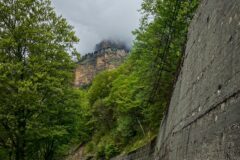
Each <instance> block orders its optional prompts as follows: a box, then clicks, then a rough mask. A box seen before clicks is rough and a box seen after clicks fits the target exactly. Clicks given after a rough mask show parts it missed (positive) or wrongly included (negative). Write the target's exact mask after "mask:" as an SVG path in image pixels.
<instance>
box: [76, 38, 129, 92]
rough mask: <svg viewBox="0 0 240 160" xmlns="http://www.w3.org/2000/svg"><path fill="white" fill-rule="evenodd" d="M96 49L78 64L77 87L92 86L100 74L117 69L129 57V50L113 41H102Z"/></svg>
mask: <svg viewBox="0 0 240 160" xmlns="http://www.w3.org/2000/svg"><path fill="white" fill-rule="evenodd" d="M96 49H97V50H96V51H95V52H94V53H89V54H87V55H85V56H84V57H83V58H82V60H81V61H80V62H79V63H78V66H77V68H76V70H75V80H74V86H75V87H84V86H87V85H89V84H91V82H92V80H93V78H94V77H95V76H96V75H97V74H98V73H100V72H101V71H104V70H111V69H115V68H117V67H118V66H119V65H120V64H122V63H123V61H124V59H125V58H126V57H127V55H128V49H127V48H126V47H124V45H122V44H118V43H115V42H112V41H102V42H101V43H99V44H97V45H96Z"/></svg>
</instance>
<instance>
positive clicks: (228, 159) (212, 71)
mask: <svg viewBox="0 0 240 160" xmlns="http://www.w3.org/2000/svg"><path fill="white" fill-rule="evenodd" d="M133 154H135V155H133ZM138 155H142V156H138ZM143 155H149V156H148V157H146V156H143ZM151 159H154V160H240V1H239V0H202V2H201V4H200V6H199V8H198V10H197V13H196V15H195V17H194V19H193V21H192V23H191V26H190V28H189V34H188V42H187V48H186V53H185V58H184V63H183V67H182V69H181V72H180V75H179V77H178V81H177V83H176V84H175V89H174V92H173V95H172V98H171V103H170V106H169V109H168V112H167V114H166V116H165V118H164V119H163V121H162V124H161V127H160V129H159V135H158V138H157V142H156V146H155V151H154V153H153V152H152V151H151V153H150V151H149V150H145V151H144V150H142V149H140V150H139V151H136V152H134V153H132V154H130V155H129V156H123V157H116V158H114V159H113V160H151Z"/></svg>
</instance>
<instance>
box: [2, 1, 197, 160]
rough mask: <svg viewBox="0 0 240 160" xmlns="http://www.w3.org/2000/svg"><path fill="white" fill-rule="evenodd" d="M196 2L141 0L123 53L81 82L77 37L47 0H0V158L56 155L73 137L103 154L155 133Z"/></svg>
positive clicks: (72, 144) (42, 159)
mask: <svg viewBox="0 0 240 160" xmlns="http://www.w3.org/2000/svg"><path fill="white" fill-rule="evenodd" d="M198 3H199V1H198V0H181V1H179V0H143V2H142V5H141V10H140V13H141V15H142V18H141V19H140V27H139V28H138V29H136V30H134V31H133V34H134V35H135V37H136V38H135V40H134V45H133V47H132V48H131V51H130V54H129V56H128V58H127V60H126V61H125V62H124V63H123V64H122V65H121V66H120V67H119V68H117V69H115V70H111V71H104V72H102V73H100V74H99V75H97V76H96V78H95V79H94V80H93V82H92V84H91V85H90V86H89V87H88V88H84V89H83V88H74V87H73V76H74V74H73V71H74V68H75V66H76V61H78V60H80V59H81V56H80V54H79V53H78V52H77V50H76V48H75V46H74V44H75V43H77V42H78V41H79V38H78V37H76V35H75V32H74V28H73V27H72V26H71V25H69V23H68V22H67V20H66V19H65V18H63V17H62V16H57V14H56V13H55V11H54V9H53V7H52V6H51V1H50V0H0V159H1V160H61V159H65V158H66V157H67V156H68V154H70V152H71V151H72V150H73V149H74V148H76V147H77V146H79V145H84V146H85V150H84V154H85V155H90V156H93V157H95V158H96V159H110V158H111V157H114V156H116V155H119V154H127V153H129V152H131V151H134V150H135V149H137V148H139V147H141V146H143V145H145V144H146V143H147V142H149V141H151V140H152V139H153V138H155V137H156V134H157V132H158V129H159V125H160V123H161V119H162V117H163V116H164V114H165V113H166V111H167V107H168V104H169V101H170V98H171V94H172V91H173V88H174V83H175V81H176V78H177V75H178V71H179V69H180V67H181V64H182V57H183V53H184V51H185V44H186V40H187V31H188V27H189V24H190V22H191V19H192V17H193V14H194V11H195V10H196V8H197V6H198ZM80 43H81V42H80Z"/></svg>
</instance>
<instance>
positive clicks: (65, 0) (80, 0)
mask: <svg viewBox="0 0 240 160" xmlns="http://www.w3.org/2000/svg"><path fill="white" fill-rule="evenodd" d="M141 1H142V0H52V4H53V7H54V8H55V10H56V11H57V13H58V14H60V15H62V16H63V17H64V18H66V19H67V20H68V22H69V23H70V24H71V25H73V26H74V28H75V31H76V33H77V36H78V37H79V38H80V43H79V44H78V45H77V48H78V50H79V51H80V52H81V54H85V53H88V52H92V51H93V49H94V47H95V45H96V44H97V43H99V42H100V41H101V40H104V39H113V40H119V41H124V42H126V43H127V44H129V45H130V44H131V43H132V41H133V39H134V37H133V35H132V34H131V32H132V31H133V30H134V29H136V28H138V25H139V19H140V14H139V13H138V11H137V10H139V9H140V5H141Z"/></svg>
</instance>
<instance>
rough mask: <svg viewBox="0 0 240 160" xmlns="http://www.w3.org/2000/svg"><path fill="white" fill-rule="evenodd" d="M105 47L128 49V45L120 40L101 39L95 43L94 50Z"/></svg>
mask: <svg viewBox="0 0 240 160" xmlns="http://www.w3.org/2000/svg"><path fill="white" fill-rule="evenodd" d="M107 48H114V49H123V50H125V51H129V50H130V46H129V45H128V44H126V43H125V42H122V41H116V40H103V41H101V42H100V43H98V44H96V46H95V49H94V50H95V51H99V50H102V49H107Z"/></svg>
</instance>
